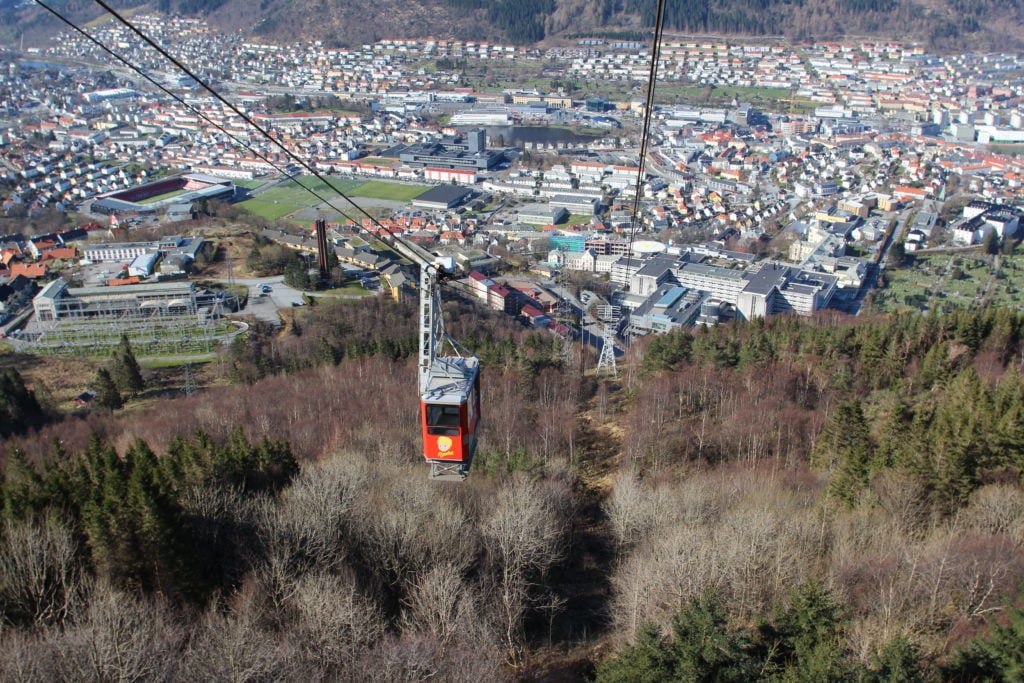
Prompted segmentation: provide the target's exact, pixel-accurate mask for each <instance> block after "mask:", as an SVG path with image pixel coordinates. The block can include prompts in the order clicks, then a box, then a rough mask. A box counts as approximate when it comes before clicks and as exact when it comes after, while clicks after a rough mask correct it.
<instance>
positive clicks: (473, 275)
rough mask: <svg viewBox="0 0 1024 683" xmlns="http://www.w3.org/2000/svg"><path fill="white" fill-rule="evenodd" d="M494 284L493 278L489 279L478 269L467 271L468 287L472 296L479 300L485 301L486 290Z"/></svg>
mask: <svg viewBox="0 0 1024 683" xmlns="http://www.w3.org/2000/svg"><path fill="white" fill-rule="evenodd" d="M493 286H494V280H492V279H490V278H489V277H487V276H486V275H484V274H483V273H481V272H480V271H479V270H473V271H470V273H469V288H470V289H471V290H472V291H473V296H475V297H476V298H478V299H480V300H481V301H485V302H486V301H487V292H488V290H489V289H490V288H491V287H493Z"/></svg>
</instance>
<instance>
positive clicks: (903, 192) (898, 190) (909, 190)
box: [892, 185, 928, 201]
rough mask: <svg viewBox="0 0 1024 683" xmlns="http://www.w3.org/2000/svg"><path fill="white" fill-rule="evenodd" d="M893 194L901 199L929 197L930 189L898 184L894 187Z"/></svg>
mask: <svg viewBox="0 0 1024 683" xmlns="http://www.w3.org/2000/svg"><path fill="white" fill-rule="evenodd" d="M892 196H893V197H894V198H895V199H897V200H901V201H902V200H904V199H927V198H928V190H926V189H924V188H920V187H907V186H906V185H898V186H896V187H894V188H893V189H892Z"/></svg>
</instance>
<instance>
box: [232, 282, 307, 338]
mask: <svg viewBox="0 0 1024 683" xmlns="http://www.w3.org/2000/svg"><path fill="white" fill-rule="evenodd" d="M235 284H238V285H245V286H246V287H248V288H249V303H248V305H247V306H246V307H245V308H244V309H242V310H241V311H239V313H240V314H241V315H251V316H253V317H254V318H256V319H257V320H263V321H265V322H268V323H270V324H271V325H275V326H276V325H280V324H281V316H280V315H279V314H278V312H277V311H278V309H280V308H291V307H292V306H297V305H299V304H303V303H305V302H304V301H303V300H302V292H300V291H299V290H297V289H293V288H292V287H289V286H288V285H286V284H284V276H283V275H273V276H271V277H251V278H235ZM263 285H267V286H268V287H270V291H269V292H267V293H266V294H264V293H263V292H262V291H261V287H262V286H263Z"/></svg>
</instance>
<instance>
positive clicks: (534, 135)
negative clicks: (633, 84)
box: [460, 126, 602, 147]
mask: <svg viewBox="0 0 1024 683" xmlns="http://www.w3.org/2000/svg"><path fill="white" fill-rule="evenodd" d="M460 130H461V129H460ZM465 130H469V127H467V128H465ZM484 130H486V131H487V138H488V140H490V144H491V146H493V147H500V146H502V145H501V144H499V141H498V136H501V137H503V138H504V139H505V144H504V146H505V147H522V146H523V145H524V144H526V143H532V144H541V145H547V144H551V145H558V144H562V145H565V144H578V143H587V142H593V141H594V140H596V139H599V138H600V137H602V136H600V135H597V136H595V135H580V134H579V133H575V132H573V131H571V130H569V129H567V128H550V127H548V126H492V127H487V128H484Z"/></svg>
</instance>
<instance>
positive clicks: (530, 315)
mask: <svg viewBox="0 0 1024 683" xmlns="http://www.w3.org/2000/svg"><path fill="white" fill-rule="evenodd" d="M519 314H520V315H522V316H523V317H525V318H526V319H527V320H529V321H530V324H531V325H533V326H534V327H547V326H548V325H549V324H550V323H551V318H549V317H547V316H546V315H544V312H543V311H541V310H540V309H538V308H535V307H533V306H531V305H530V304H527V305H525V306H523V309H522V310H521V311H519Z"/></svg>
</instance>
